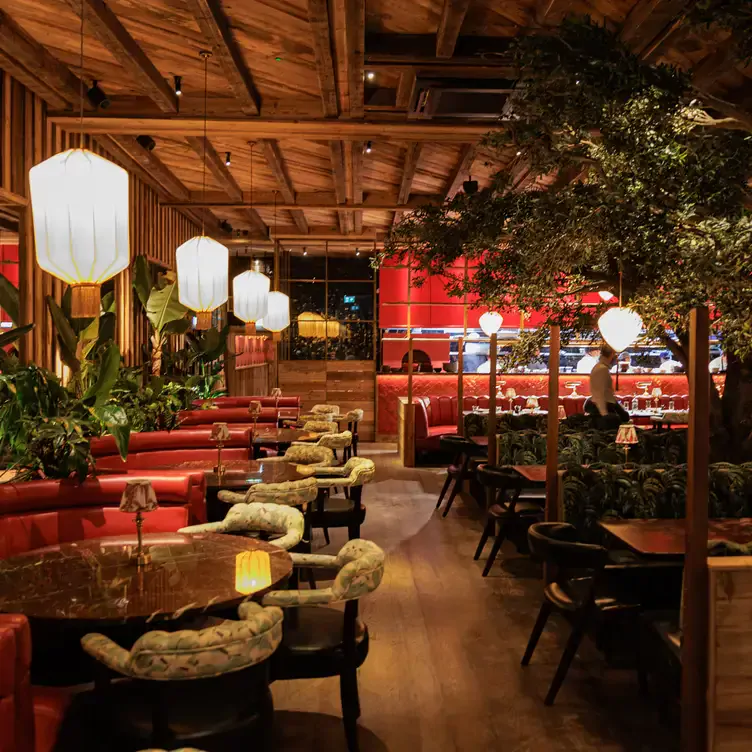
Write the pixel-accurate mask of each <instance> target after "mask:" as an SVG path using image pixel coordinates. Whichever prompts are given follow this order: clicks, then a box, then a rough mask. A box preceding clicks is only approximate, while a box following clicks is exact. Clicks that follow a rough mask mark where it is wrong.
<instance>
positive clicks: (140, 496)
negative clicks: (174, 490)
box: [120, 478, 159, 512]
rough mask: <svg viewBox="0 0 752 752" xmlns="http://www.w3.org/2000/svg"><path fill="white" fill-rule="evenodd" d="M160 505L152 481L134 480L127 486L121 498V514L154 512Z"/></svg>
mask: <svg viewBox="0 0 752 752" xmlns="http://www.w3.org/2000/svg"><path fill="white" fill-rule="evenodd" d="M158 506H159V504H158V503H157V495H156V494H155V493H154V488H153V487H152V485H151V481H149V480H146V479H145V478H134V479H133V480H129V481H128V482H127V483H126V484H125V489H124V490H123V495H122V497H121V498H120V511H121V512H153V511H154V510H155V509H156V508H157V507H158Z"/></svg>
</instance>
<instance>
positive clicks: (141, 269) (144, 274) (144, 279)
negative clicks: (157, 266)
mask: <svg viewBox="0 0 752 752" xmlns="http://www.w3.org/2000/svg"><path fill="white" fill-rule="evenodd" d="M133 289H134V290H135V291H136V295H137V296H138V299H139V300H140V301H141V305H142V306H143V307H144V308H147V306H148V305H149V295H150V294H151V274H150V273H149V262H148V261H147V260H146V256H136V259H135V261H134V262H133Z"/></svg>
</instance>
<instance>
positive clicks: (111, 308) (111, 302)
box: [102, 292, 115, 313]
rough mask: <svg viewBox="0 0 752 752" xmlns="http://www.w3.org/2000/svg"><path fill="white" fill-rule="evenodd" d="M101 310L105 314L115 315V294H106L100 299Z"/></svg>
mask: <svg viewBox="0 0 752 752" xmlns="http://www.w3.org/2000/svg"><path fill="white" fill-rule="evenodd" d="M102 310H103V311H104V312H105V313H115V293H114V292H108V293H107V294H106V295H105V296H104V297H103V298H102Z"/></svg>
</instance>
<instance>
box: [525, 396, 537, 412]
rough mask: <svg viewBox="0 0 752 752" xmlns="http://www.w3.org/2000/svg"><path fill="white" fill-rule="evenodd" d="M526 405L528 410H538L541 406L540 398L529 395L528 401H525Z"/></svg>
mask: <svg viewBox="0 0 752 752" xmlns="http://www.w3.org/2000/svg"><path fill="white" fill-rule="evenodd" d="M525 407H526V408H527V409H528V410H537V409H538V407H539V405H538V398H537V397H528V398H527V401H526V402H525Z"/></svg>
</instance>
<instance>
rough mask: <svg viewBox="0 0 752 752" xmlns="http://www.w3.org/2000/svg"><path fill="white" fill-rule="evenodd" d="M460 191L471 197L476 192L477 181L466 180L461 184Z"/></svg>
mask: <svg viewBox="0 0 752 752" xmlns="http://www.w3.org/2000/svg"><path fill="white" fill-rule="evenodd" d="M462 190H463V191H465V193H467V195H468V196H472V195H473V194H475V193H477V192H478V181H477V180H466V181H465V182H464V183H463V184H462Z"/></svg>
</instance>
